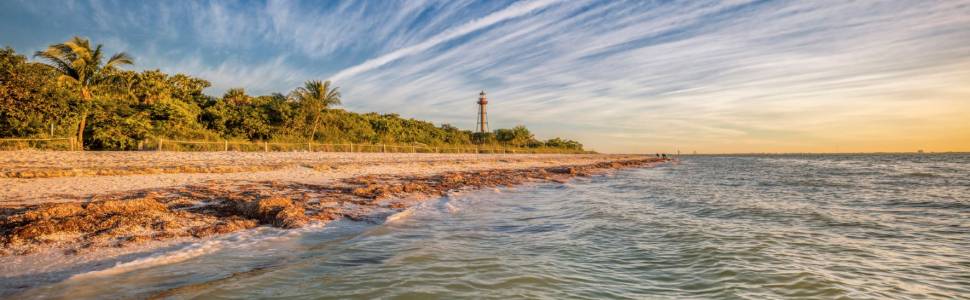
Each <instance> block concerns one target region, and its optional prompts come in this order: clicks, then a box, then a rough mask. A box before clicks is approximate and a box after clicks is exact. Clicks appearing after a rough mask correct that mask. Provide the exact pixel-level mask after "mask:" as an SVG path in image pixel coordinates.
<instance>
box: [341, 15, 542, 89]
mask: <svg viewBox="0 0 970 300" xmlns="http://www.w3.org/2000/svg"><path fill="white" fill-rule="evenodd" d="M556 2H559V0H535V1H528V2H522V3H517V4H513V5H512V6H510V7H508V8H506V9H503V10H501V11H498V12H495V13H492V14H490V15H487V16H485V17H482V18H480V19H477V20H474V21H471V22H468V23H465V24H462V25H460V26H458V27H455V28H452V29H449V30H446V31H444V32H442V33H440V34H438V35H435V36H433V37H431V38H430V39H428V40H425V41H423V42H421V43H418V44H416V45H413V46H408V47H405V48H402V49H398V50H395V51H392V52H390V53H387V54H384V55H381V56H379V57H376V58H373V59H369V60H367V61H365V62H363V63H361V64H359V65H356V66H353V67H350V68H347V69H344V70H342V71H340V72H337V74H335V75H333V80H340V79H344V78H347V77H351V76H354V75H357V74H360V73H363V72H366V71H370V70H373V69H376V68H379V67H381V66H383V65H386V64H388V63H390V62H392V61H395V60H398V59H401V58H402V57H406V56H410V55H414V54H417V53H420V52H423V51H426V50H428V49H431V48H432V47H434V46H437V45H440V44H441V43H444V42H446V41H449V40H452V39H455V38H458V37H461V36H463V35H466V34H469V33H471V32H474V31H477V30H481V29H484V28H486V27H489V26H492V25H495V24H497V23H499V22H502V21H506V20H509V19H512V18H516V17H521V16H523V15H525V14H528V13H530V12H533V11H535V10H538V9H541V8H543V7H546V6H549V5H552V4H554V3H556Z"/></svg>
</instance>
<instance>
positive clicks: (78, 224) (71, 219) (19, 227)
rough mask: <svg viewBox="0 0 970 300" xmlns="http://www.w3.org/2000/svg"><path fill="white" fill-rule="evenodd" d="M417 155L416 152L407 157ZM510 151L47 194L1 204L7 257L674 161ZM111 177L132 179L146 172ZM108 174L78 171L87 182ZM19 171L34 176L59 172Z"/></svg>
mask: <svg viewBox="0 0 970 300" xmlns="http://www.w3.org/2000/svg"><path fill="white" fill-rule="evenodd" d="M425 158H427V157H425ZM475 158H483V159H484V158H488V159H496V157H475ZM408 159H412V158H405V159H404V160H408ZM510 159H511V158H507V157H505V158H498V160H497V161H495V162H494V163H488V164H483V165H477V166H471V167H466V164H454V161H450V160H445V159H440V160H441V161H440V162H438V163H439V164H445V165H446V166H447V167H446V168H438V169H436V168H434V167H433V166H431V167H428V168H425V169H426V170H424V171H425V172H414V170H410V172H408V170H401V169H395V171H394V172H383V173H381V172H366V170H365V172H360V171H359V170H357V171H355V172H348V171H347V170H346V169H345V170H343V172H339V171H338V172H335V173H338V174H341V175H346V176H343V177H340V176H330V177H329V178H328V179H326V180H322V181H319V182H313V180H310V182H307V180H305V179H307V178H303V176H306V175H307V174H312V173H321V172H317V171H312V170H311V169H308V168H305V169H306V170H303V171H305V172H304V173H287V175H288V176H291V178H289V179H292V180H280V178H275V177H272V179H271V180H235V179H231V178H224V179H223V180H207V181H202V182H196V183H191V184H175V185H170V186H161V187H149V188H129V189H127V190H123V191H114V192H106V193H102V194H97V195H94V196H91V197H71V196H62V197H60V198H48V199H46V200H47V201H33V202H23V203H16V204H8V205H4V206H3V207H0V234H2V235H0V257H4V256H22V255H27V254H31V253H37V252H43V251H61V252H63V253H65V254H66V255H73V254H78V253H82V252H89V251H97V249H102V248H125V247H128V246H131V245H138V244H145V243H152V242H161V241H166V240H173V239H181V238H195V239H199V238H206V237H210V236H218V235H224V234H227V233H232V232H237V231H240V230H245V229H250V228H254V227H258V226H264V225H266V226H272V227H278V228H299V227H303V226H305V225H307V224H316V223H324V224H325V223H327V222H330V221H333V220H338V219H348V220H353V221H368V220H369V219H370V218H372V216H374V215H375V213H376V212H380V211H383V212H390V213H393V212H399V211H403V210H404V209H406V208H408V207H410V206H413V205H415V204H416V203H418V202H420V201H423V200H424V199H428V198H434V197H440V196H443V195H446V194H447V193H448V192H450V191H456V190H475V189H482V188H487V187H498V186H512V185H517V184H522V183H525V182H531V181H556V182H565V181H566V180H568V179H569V178H571V177H575V176H590V175H594V174H600V173H603V172H606V171H609V170H613V169H621V168H634V167H646V166H652V165H654V164H658V163H662V162H664V161H665V160H662V159H657V158H652V157H645V156H608V155H593V156H586V157H582V159H580V160H579V161H576V160H575V159H576V157H555V156H554V157H546V156H542V157H533V158H523V157H519V158H515V159H521V160H524V161H518V163H513V162H512V161H511V160H510ZM571 159H572V160H571ZM550 160H551V161H550ZM536 162H541V163H538V164H537V163H536ZM370 163H371V162H363V163H362V164H370ZM409 166H410V165H409ZM377 167H381V166H380V165H378V166H377ZM488 167H490V168H488ZM428 170H431V171H428ZM385 171H386V170H385ZM249 174H250V175H251V174H255V173H249ZM223 175H225V174H223ZM229 175H231V173H230V174H229ZM330 175H334V174H330ZM152 176H154V175H152ZM104 177H112V178H114V179H119V180H129V181H130V179H131V178H133V177H137V176H104ZM101 178H103V177H102V176H94V177H78V178H75V179H78V180H80V181H82V182H83V181H97V180H99V179H101ZM52 179H53V180H60V179H61V178H52ZM301 179H302V180H301ZM311 179H312V178H311ZM19 180H21V181H27V182H28V183H29V182H30V181H38V180H41V181H44V180H51V179H47V178H45V179H19ZM135 186H137V185H135ZM8 200H9V199H8Z"/></svg>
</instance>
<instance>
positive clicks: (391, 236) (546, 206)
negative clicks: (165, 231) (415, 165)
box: [15, 154, 970, 299]
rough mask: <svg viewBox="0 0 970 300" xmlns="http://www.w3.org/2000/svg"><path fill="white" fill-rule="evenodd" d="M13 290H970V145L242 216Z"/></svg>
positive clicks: (469, 293)
mask: <svg viewBox="0 0 970 300" xmlns="http://www.w3.org/2000/svg"><path fill="white" fill-rule="evenodd" d="M15 296H16V297H18V298H70V299H83V298H91V299H110V298H148V297H156V298H172V299H191V298H198V299H254V298H271V297H284V298H288V299H325V298H361V299H369V298H395V299H433V298H443V299H453V298H495V299H508V298H539V299H541V298H545V299H607V298H616V299H703V298H709V299H745V298H746V299H773V298H806V299H836V298H851V299H919V298H938V299H968V298H970V155H966V154H933V155H929V154H925V155H915V154H910V155H888V154H886V155H786V156H734V157H731V156H692V157H683V158H681V159H680V162H679V163H672V164H666V165H662V166H659V167H654V168H646V169H630V170H621V171H616V172H613V173H610V174H607V175H600V176H593V177H587V178H577V179H575V180H573V181H571V182H569V183H565V184H560V183H542V184H531V185H524V186H519V187H512V188H502V189H496V190H485V191H474V192H462V193H453V194H451V195H449V196H448V197H443V198H441V199H434V200H430V201H427V202H424V203H423V204H421V205H419V206H417V207H413V208H411V209H409V210H407V211H405V212H402V213H401V214H398V215H395V216H392V217H391V218H388V219H387V221H385V222H351V221H338V222H335V223H331V224H328V225H326V226H317V227H310V228H305V229H300V230H296V231H283V230H277V229H271V228H262V229H258V230H254V231H248V232H243V233H237V234H233V235H229V236H226V237H223V238H220V239H216V240H212V241H207V242H206V243H199V244H195V245H190V246H187V247H186V248H184V249H179V250H173V251H169V252H163V253H158V254H155V255H153V256H150V257H144V258H141V259H138V260H135V261H129V262H124V263H120V264H118V265H116V266H115V267H111V268H107V269H105V270H99V271H96V272H91V273H85V274H78V275H76V276H73V277H71V278H69V279H67V280H63V281H61V282H59V283H55V284H49V285H44V286H40V287H36V288H33V289H31V290H28V291H26V292H24V293H22V294H20V295H15Z"/></svg>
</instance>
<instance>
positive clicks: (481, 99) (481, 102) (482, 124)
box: [475, 90, 488, 133]
mask: <svg viewBox="0 0 970 300" xmlns="http://www.w3.org/2000/svg"><path fill="white" fill-rule="evenodd" d="M486 104H488V100H487V99H485V90H482V92H481V93H479V94H478V124H476V125H475V129H476V130H478V132H481V133H486V132H488V117H487V113H486V112H485V105H486Z"/></svg>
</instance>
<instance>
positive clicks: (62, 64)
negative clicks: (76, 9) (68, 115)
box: [34, 36, 134, 149]
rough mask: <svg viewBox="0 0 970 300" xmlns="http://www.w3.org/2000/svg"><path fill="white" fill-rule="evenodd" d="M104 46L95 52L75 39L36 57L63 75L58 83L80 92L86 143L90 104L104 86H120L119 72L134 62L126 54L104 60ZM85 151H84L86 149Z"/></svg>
mask: <svg viewBox="0 0 970 300" xmlns="http://www.w3.org/2000/svg"><path fill="white" fill-rule="evenodd" d="M101 48H102V45H101V44H98V45H97V46H95V47H94V48H93V49H92V48H91V43H90V42H89V41H88V40H87V39H85V38H82V37H77V36H75V37H73V38H71V39H70V40H68V41H67V42H64V43H61V44H53V45H50V46H49V47H47V49H45V50H43V51H37V53H35V54H34V56H36V57H40V58H42V59H44V60H46V61H47V62H48V66H50V67H51V68H53V69H54V70H56V71H57V72H58V73H60V76H58V80H61V81H63V82H66V83H68V84H71V85H73V86H74V87H75V88H77V90H78V93H79V96H80V99H79V100H81V102H82V104H81V115H80V121H79V122H78V130H77V140H78V141H79V142H81V143H82V145H83V143H84V125H85V121H86V120H87V116H88V110H89V103H90V102H91V100H93V99H94V96H95V95H94V90H95V89H96V88H98V87H100V86H103V85H108V84H110V83H117V82H118V80H119V79H120V78H119V77H118V74H117V73H116V72H113V71H114V70H115V68H117V67H119V66H122V65H131V64H133V63H134V60H133V59H132V58H131V56H128V54H126V53H124V52H119V53H116V54H115V55H112V56H111V57H110V58H108V60H107V61H103V60H104V53H103V52H102V50H101ZM82 149H83V147H82Z"/></svg>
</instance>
